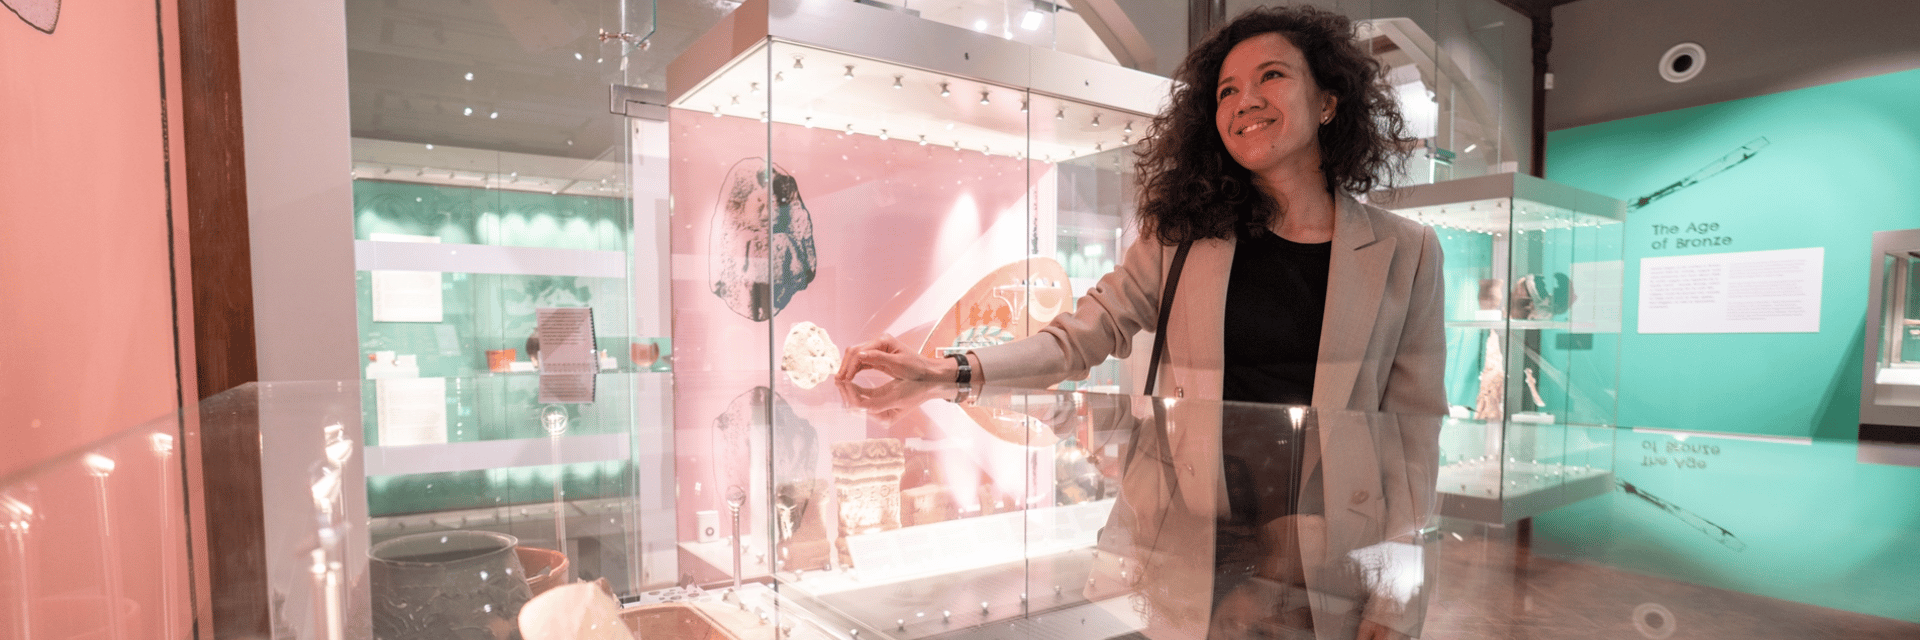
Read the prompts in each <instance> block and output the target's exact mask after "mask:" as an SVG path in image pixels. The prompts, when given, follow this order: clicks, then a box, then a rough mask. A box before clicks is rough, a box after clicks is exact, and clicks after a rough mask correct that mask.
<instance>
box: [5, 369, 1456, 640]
mask: <svg viewBox="0 0 1920 640" xmlns="http://www.w3.org/2000/svg"><path fill="white" fill-rule="evenodd" d="M501 378H502V377H489V378H485V379H481V380H480V381H475V380H448V381H447V384H448V386H449V387H454V388H467V387H473V386H476V385H477V386H481V387H484V386H485V385H487V384H496V382H494V381H497V380H500V379H501ZM360 384H363V383H261V384H255V385H250V386H249V387H246V388H243V389H240V390H236V391H234V392H229V394H226V395H223V396H217V397H215V398H214V399H211V400H210V401H209V405H208V406H211V407H216V408H217V411H218V412H219V413H220V414H221V415H222V416H225V417H222V418H219V419H217V420H209V421H208V422H209V423H210V424H213V423H218V424H220V425H225V426H219V427H217V428H232V427H234V426H235V425H237V424H238V422H242V421H245V420H249V419H252V420H256V421H257V428H258V430H259V433H260V434H261V441H262V443H263V461H264V462H265V464H263V468H262V471H261V473H262V486H263V487H264V491H263V493H264V495H265V499H266V503H265V504H264V507H265V509H266V512H267V516H268V517H267V522H268V523H269V527H268V531H267V549H266V550H265V557H266V558H267V562H268V565H269V571H268V575H269V577H270V579H271V587H270V592H271V593H277V594H284V598H285V600H284V602H285V603H284V604H283V605H280V606H278V607H276V608H275V609H274V615H275V616H276V620H275V624H276V625H277V626H285V627H286V628H294V629H306V630H311V631H312V633H313V636H312V637H364V636H365V634H366V633H368V632H369V631H371V632H372V633H373V634H374V635H375V636H378V637H448V636H449V635H456V634H457V633H459V632H460V631H461V630H463V629H507V630H511V629H514V628H518V629H520V630H521V631H522V632H524V634H525V635H524V637H525V638H527V639H528V640H540V639H541V638H551V637H554V636H551V635H539V634H537V633H535V632H534V630H535V629H540V630H551V629H552V628H555V627H556V626H560V627H564V626H566V625H567V624H573V622H577V621H579V620H584V619H590V618H592V616H595V615H601V614H604V615H606V616H608V619H609V620H613V619H618V620H620V621H621V622H620V624H622V625H624V626H625V628H628V629H639V630H643V636H644V629H655V630H659V629H678V630H680V631H678V632H673V633H668V634H667V635H666V636H664V637H710V638H814V639H821V640H826V639H833V640H853V639H856V638H896V639H908V638H929V637H942V638H972V637H980V638H985V637H1006V636H1008V635H1009V634H1010V635H1012V636H1013V637H1062V634H1064V636H1066V637H1086V638H1107V637H1117V636H1123V635H1127V634H1130V633H1135V632H1146V633H1148V634H1150V635H1153V634H1157V633H1161V632H1167V633H1183V632H1184V633H1192V634H1195V635H1199V634H1202V633H1204V632H1206V630H1207V629H1208V628H1209V625H1220V624H1225V623H1226V621H1223V620H1222V619H1221V616H1224V615H1225V614H1212V613H1210V612H1211V611H1212V608H1213V607H1214V606H1215V605H1216V603H1215V602H1214V595H1213V594H1214V592H1215V588H1214V587H1213V585H1214V584H1215V582H1214V581H1215V580H1225V581H1227V582H1223V583H1220V585H1221V587H1220V588H1221V589H1222V590H1223V593H1228V594H1230V595H1229V596H1228V597H1230V598H1240V599H1251V601H1253V602H1268V603H1269V604H1273V605H1275V606H1276V607H1279V604H1280V603H1283V602H1292V603H1295V604H1296V605H1298V606H1297V608H1287V609H1289V610H1291V614H1290V615H1292V616H1293V617H1292V618H1288V617H1287V616H1281V615H1276V616H1274V617H1273V618H1272V619H1259V620H1252V621H1248V620H1237V621H1233V622H1234V624H1244V625H1251V626H1252V627H1258V628H1261V629H1265V630H1267V631H1269V632H1279V631H1283V630H1285V629H1288V628H1289V627H1288V625H1290V624H1299V623H1300V622H1301V620H1304V619H1308V618H1310V619H1311V620H1312V621H1313V622H1312V623H1311V624H1312V625H1313V626H1314V627H1315V628H1335V629H1339V628H1346V629H1349V630H1350V629H1352V628H1353V627H1354V626H1355V625H1357V624H1358V623H1359V621H1360V620H1361V619H1362V618H1365V619H1370V620H1374V621H1376V622H1380V623H1382V624H1387V625H1395V628H1400V629H1403V630H1404V632H1409V633H1414V634H1417V633H1418V629H1419V627H1418V625H1419V622H1420V620H1421V618H1422V617H1423V616H1424V607H1425V600H1424V595H1423V594H1424V593H1428V592H1430V591H1431V588H1430V585H1431V580H1432V571H1433V569H1434V566H1433V564H1432V561H1433V560H1434V559H1435V556H1434V554H1433V550H1432V549H1431V548H1430V546H1429V545H1430V542H1431V538H1432V535H1431V531H1432V530H1433V528H1432V524H1433V521H1432V518H1431V514H1432V511H1433V508H1434V494H1433V491H1432V488H1433V481H1434V477H1435V475H1436V473H1438V471H1437V469H1436V464H1435V461H1436V460H1438V456H1437V454H1436V453H1435V452H1434V451H1432V450H1431V444H1432V443H1433V442H1435V441H1436V440H1437V436H1436V434H1437V432H1438V430H1439V428H1440V420H1441V418H1440V417H1439V416H1411V415H1389V414H1367V413H1355V412H1341V411H1324V410H1315V409H1309V408H1306V407H1297V406H1284V405H1261V404H1243V403H1223V402H1207V401H1196V400H1176V399H1167V398H1152V397H1145V396H1125V395H1112V394H1102V393H1094V392H1087V391H1062V390H1050V389H1021V388H1000V387H977V388H965V387H958V386H955V385H951V384H924V383H908V382H881V381H874V380H862V381H861V383H859V384H841V385H833V384H828V385H821V386H816V387H812V388H803V387H800V386H798V385H796V384H794V383H793V382H791V381H788V380H778V381H775V382H774V383H773V384H772V385H771V386H768V385H767V382H766V380H765V378H763V377H761V376H759V375H757V374H751V373H749V374H740V375H725V374H714V373H707V374H693V375H689V374H687V373H684V372H680V373H673V374H664V373H638V374H635V373H619V374H608V375H602V376H599V377H598V379H597V380H596V381H595V384H596V385H598V387H599V389H598V399H597V400H596V402H595V403H593V404H578V405H556V404H553V403H547V402H542V401H540V399H538V398H537V397H535V396H533V395H531V394H522V395H510V396H509V398H508V399H506V400H502V401H497V402H496V404H497V405H499V406H496V407H494V408H493V409H490V410H480V408H479V407H473V406H467V405H470V404H474V403H475V402H476V400H477V399H478V398H479V397H480V396H478V395H460V396H455V398H456V400H454V401H451V402H450V403H449V405H448V406H447V411H448V413H449V415H458V416H468V417H467V418H465V419H464V420H457V421H455V422H449V423H447V424H444V425H442V426H440V427H439V428H440V429H443V430H446V431H448V432H452V431H457V430H461V429H478V430H480V431H482V432H484V433H488V434H496V436H497V437H495V438H494V439H489V440H482V441H479V442H442V443H430V444H404V445H383V444H372V443H371V442H373V441H375V439H376V438H378V435H379V434H378V433H377V430H378V429H377V428H361V429H356V428H355V427H358V426H359V425H357V424H355V419H356V418H357V416H356V415H355V412H353V411H351V409H353V407H354V403H357V402H358V401H359V399H360V398H361V397H362V392H361V390H360V388H359V386H360ZM365 384H371V383H365ZM869 384H871V385H872V386H868V385H869ZM697 397H724V398H732V399H736V400H740V401H741V403H740V404H739V406H737V407H733V408H737V409H739V411H737V412H734V411H729V412H726V413H722V414H721V415H716V416H709V417H708V419H705V420H697V421H664V420H647V419H644V418H643V419H641V420H640V421H637V422H632V423H617V424H609V423H606V422H604V421H605V420H610V419H619V418H616V416H625V415H629V414H638V415H642V416H645V415H648V414H647V412H645V411H639V412H633V411H630V410H629V409H627V407H664V406H666V405H670V404H674V403H677V402H681V401H682V399H684V398H697ZM603 402H604V403H607V404H605V405H604V406H603V405H602V404H601V403H603ZM656 415H664V414H656ZM696 440H697V441H706V442H709V443H711V444H710V445H709V446H707V447H700V448H694V447H679V448H677V449H675V450H672V451H669V450H667V449H666V448H665V445H667V444H668V443H675V444H685V443H687V442H691V441H696ZM1249 442H1259V443H1262V444H1260V445H1258V446H1248V445H1246V444H1245V443H1249ZM1423 443H1424V444H1423ZM8 490H9V491H13V489H12V488H11V487H9V488H8ZM396 494H397V495H396ZM715 494H718V496H719V497H720V500H721V501H722V502H721V504H722V505H724V506H723V507H722V509H721V510H719V511H718V512H715V511H714V510H712V509H709V508H708V507H709V506H710V502H709V501H708V499H709V496H714V495H715ZM9 495H11V494H9ZM762 521H764V522H769V523H771V525H770V526H761V525H759V524H757V523H758V522H762ZM687 525H697V526H687ZM1222 563H1224V564H1222ZM1243 563H1244V564H1243ZM1238 566H1243V567H1245V570H1244V572H1243V573H1244V575H1242V574H1236V573H1234V572H1233V571H1230V570H1225V569H1220V567H1228V568H1229V569H1230V568H1232V567H1238ZM1221 571H1224V573H1222V572H1221ZM1223 576H1224V577H1223ZM583 593H584V594H599V595H596V596H594V597H596V598H597V597H599V596H604V599H603V600H600V602H603V603H606V604H607V606H606V607H602V608H596V607H594V606H588V605H587V604H584V603H585V600H580V601H577V602H576V600H578V599H579V598H581V597H582V594H583ZM1269 601H1270V602H1269ZM1278 610H1280V609H1276V611H1278ZM596 612H598V613H596ZM1301 616H1305V618H1302V617H1301ZM1289 620H1291V622H1289ZM563 623H564V624H563ZM696 628H697V629H696ZM695 630H698V634H696V635H692V636H685V635H675V633H681V632H686V633H693V632H694V631H695ZM544 632H545V631H542V633H544ZM334 634H339V635H334ZM1349 635H1351V633H1350V632H1349ZM566 637H573V636H566ZM581 637H585V636H581ZM596 637H598V636H596ZM615 637H621V638H624V637H627V635H624V634H623V635H619V636H615ZM644 637H659V636H644ZM1227 637H1235V636H1232V635H1231V634H1229V635H1228V636H1227ZM1246 637H1271V636H1251V635H1250V636H1246Z"/></svg>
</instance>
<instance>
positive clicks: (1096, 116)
mask: <svg viewBox="0 0 1920 640" xmlns="http://www.w3.org/2000/svg"><path fill="white" fill-rule="evenodd" d="M1093 126H1096V127H1098V126H1100V114H1098V113H1096V114H1093Z"/></svg>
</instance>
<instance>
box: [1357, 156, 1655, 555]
mask: <svg viewBox="0 0 1920 640" xmlns="http://www.w3.org/2000/svg"><path fill="white" fill-rule="evenodd" d="M1371 200H1372V201H1373V202H1374V203H1375V204H1378V205H1381V206H1383V207H1386V208H1387V209H1389V210H1392V211H1394V212H1396V213H1399V214H1401V215H1404V216H1407V217H1409V218H1412V219H1414V220H1418V221H1420V222H1421V223H1423V224H1426V225H1429V226H1431V227H1433V228H1434V231H1435V232H1436V233H1437V234H1438V235H1439V237H1440V244H1441V247H1442V250H1443V251H1444V252H1445V256H1446V266H1445V278H1444V280H1445V286H1446V292H1445V295H1446V303H1445V304H1446V325H1447V326H1446V331H1447V371H1446V376H1447V379H1446V390H1447V395H1448V403H1449V405H1451V407H1452V408H1451V415H1450V417H1449V418H1448V420H1447V427H1446V429H1444V430H1443V431H1442V439H1441V442H1442V446H1441V456H1442V460H1443V463H1444V464H1443V465H1442V466H1441V473H1440V483H1439V490H1440V492H1441V496H1442V500H1441V510H1442V513H1443V514H1445V515H1448V516H1452V517H1460V518H1467V519H1472V520H1478V521H1483V522H1492V523H1503V522H1512V521H1514V520H1517V519H1520V518H1525V517H1530V516H1532V515H1535V514H1538V513H1541V512H1543V511H1546V510H1548V509H1553V508H1557V507H1559V506H1562V505H1565V504H1569V503H1571V502H1574V501H1578V500H1582V499H1585V498H1588V497H1592V496H1596V495H1600V494H1601V493H1604V492H1606V491H1608V490H1611V488H1612V482H1613V481H1612V472H1611V469H1612V459H1613V429H1612V428H1611V427H1613V426H1614V425H1615V424H1616V416H1617V410H1618V409H1617V395H1616V394H1617V391H1618V389H1619V383H1618V378H1619V353H1620V341H1619V338H1620V317H1621V316H1620V305H1621V272H1622V271H1621V266H1622V255H1623V253H1622V246H1621V239H1622V232H1623V229H1624V224H1623V222H1624V220H1625V217H1626V213H1625V211H1626V206H1625V203H1623V202H1621V201H1618V200H1613V199H1610V198H1606V197H1604V196H1600V195H1596V194H1593V193H1589V192H1586V191H1581V190H1579V189H1574V188H1572V187H1568V186H1565V185H1561V184H1557V183H1553V182H1549V181H1546V180H1542V179H1539V178H1534V177H1532V176H1527V175H1522V174H1499V175H1492V176H1483V177H1478V178H1469V179H1465V180H1454V181H1449V182H1441V183H1436V184H1430V185H1418V186H1412V187H1405V188H1401V189H1398V190H1394V191H1388V192H1382V193H1376V194H1374V195H1373V196H1372V197H1371Z"/></svg>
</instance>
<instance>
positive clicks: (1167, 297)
mask: <svg viewBox="0 0 1920 640" xmlns="http://www.w3.org/2000/svg"><path fill="white" fill-rule="evenodd" d="M1192 248H1193V241H1192V240H1188V241H1186V242H1182V243H1180V248H1179V249H1177V250H1175V251H1174V252H1173V265H1172V266H1170V267H1168V268H1167V287H1166V289H1165V290H1164V291H1162V292H1161V293H1160V321H1159V322H1158V323H1156V324H1155V325H1154V329H1153V359H1152V360H1150V361H1148V362H1149V364H1148V365H1147V386H1146V388H1145V389H1144V390H1142V391H1141V393H1143V394H1145V395H1153V384H1154V382H1155V380H1156V379H1157V378H1159V376H1160V356H1161V355H1162V354H1164V353H1166V351H1167V316H1169V315H1171V314H1172V313H1173V292H1174V288H1175V287H1177V286H1179V284H1180V268H1181V267H1183V266H1186V264H1187V250H1188V249H1192Z"/></svg>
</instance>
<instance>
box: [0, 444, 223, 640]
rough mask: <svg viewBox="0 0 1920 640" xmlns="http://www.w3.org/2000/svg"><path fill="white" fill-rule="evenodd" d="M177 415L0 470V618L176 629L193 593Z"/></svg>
mask: <svg viewBox="0 0 1920 640" xmlns="http://www.w3.org/2000/svg"><path fill="white" fill-rule="evenodd" d="M181 432H182V429H181V422H180V420H179V419H178V416H166V417H165V418H162V419H159V420H155V421H153V422H151V423H148V424H145V425H141V426H138V427H134V428H132V429H127V430H125V431H121V432H119V433H115V434H112V435H110V436H108V437H107V438H105V439H104V440H101V441H100V442H97V443H94V444H91V445H89V446H88V447H87V448H85V449H84V450H81V451H78V452H74V453H71V454H68V455H62V456H53V457H51V458H49V459H47V460H44V461H41V462H40V463H39V464H37V465H34V466H32V467H29V468H27V469H25V470H22V471H21V472H20V473H17V474H13V475H10V476H8V477H6V478H0V540H4V543H5V544H4V547H0V603H5V604H4V606H5V607H6V613H5V615H0V629H5V631H6V635H7V636H8V637H13V638H79V637H99V638H115V637H151V638H176V637H184V636H185V631H184V630H185V629H188V628H191V626H192V622H191V616H192V615H193V614H192V610H193V602H192V599H191V597H190V596H189V594H190V593H191V591H192V590H191V584H190V582H189V579H188V576H189V573H190V572H191V571H192V567H191V566H190V564H191V563H189V561H188V558H187V547H188V535H187V534H188V531H187V505H186V501H185V500H184V499H183V497H182V495H181V488H182V487H183V486H185V485H184V482H185V481H184V480H183V479H182V477H181V472H182V461H181V458H180V452H181V450H180V447H178V446H177V440H176V438H177V434H179V433H181Z"/></svg>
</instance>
